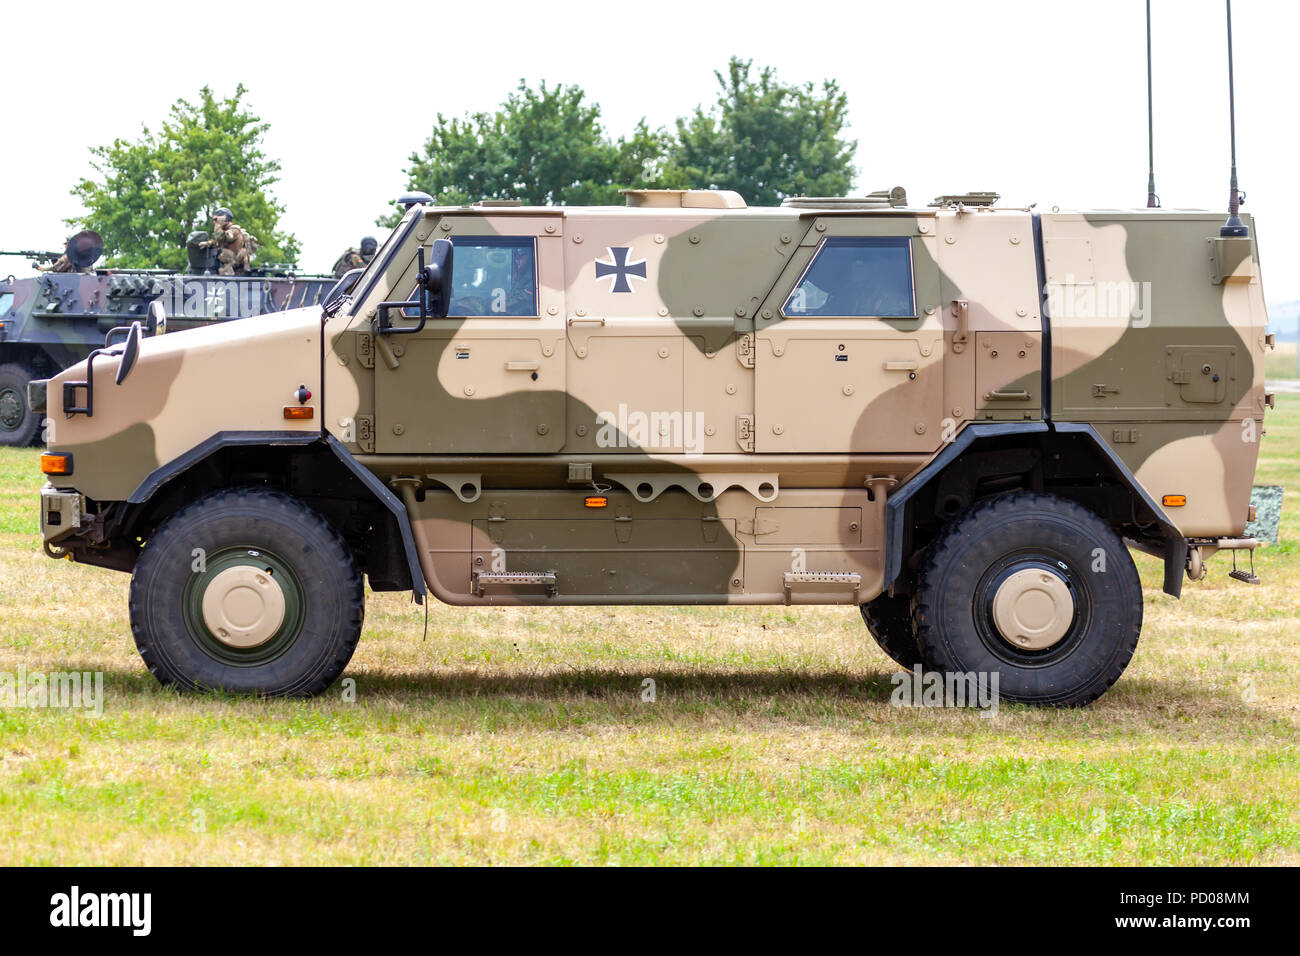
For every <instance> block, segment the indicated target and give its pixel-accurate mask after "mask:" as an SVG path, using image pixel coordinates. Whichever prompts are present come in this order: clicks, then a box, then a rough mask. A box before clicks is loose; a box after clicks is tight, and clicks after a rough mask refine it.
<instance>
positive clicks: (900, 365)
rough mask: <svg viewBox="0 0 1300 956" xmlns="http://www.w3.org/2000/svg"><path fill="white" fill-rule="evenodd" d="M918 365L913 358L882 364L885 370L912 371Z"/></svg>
mask: <svg viewBox="0 0 1300 956" xmlns="http://www.w3.org/2000/svg"><path fill="white" fill-rule="evenodd" d="M918 367H919V366H918V365H917V364H916V360H915V359H905V360H902V361H897V362H886V363H885V365H884V368H885V371H886V372H913V371H915V370H916V369H917V368H918Z"/></svg>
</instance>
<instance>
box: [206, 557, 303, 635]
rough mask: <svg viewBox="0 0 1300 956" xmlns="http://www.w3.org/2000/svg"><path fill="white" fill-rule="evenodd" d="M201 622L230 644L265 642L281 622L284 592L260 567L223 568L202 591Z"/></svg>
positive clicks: (278, 627) (282, 619)
mask: <svg viewBox="0 0 1300 956" xmlns="http://www.w3.org/2000/svg"><path fill="white" fill-rule="evenodd" d="M203 623H204V624H206V625H207V626H208V630H209V631H211V632H212V636H213V637H215V638H216V639H217V640H219V641H221V642H222V643H223V644H229V645H230V646H231V647H239V648H249V647H257V646H258V645H259V644H265V643H266V642H267V641H269V640H270V639H271V637H272V636H273V635H274V634H275V632H276V631H278V630H279V629H280V625H281V624H283V623H284V592H283V591H282V590H280V584H279V582H277V581H276V580H275V578H273V577H271V575H269V574H267V573H266V571H264V570H263V569H262V568H254V567H249V566H248V565H240V566H238V567H234V568H226V570H224V571H222V572H221V573H220V574H218V575H217V576H216V577H214V578H213V579H212V582H211V583H210V584H209V585H208V588H207V590H206V591H204V592H203Z"/></svg>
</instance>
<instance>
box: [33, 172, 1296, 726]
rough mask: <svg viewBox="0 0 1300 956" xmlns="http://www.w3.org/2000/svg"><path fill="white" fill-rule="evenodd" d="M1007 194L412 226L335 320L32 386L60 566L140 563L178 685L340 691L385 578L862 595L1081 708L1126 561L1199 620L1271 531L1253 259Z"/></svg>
mask: <svg viewBox="0 0 1300 956" xmlns="http://www.w3.org/2000/svg"><path fill="white" fill-rule="evenodd" d="M995 198H996V197H995V196H994V195H993V194H988V193H971V194H964V195H950V196H942V197H939V199H937V200H936V201H935V203H934V204H932V205H929V206H910V205H908V204H907V200H906V196H905V195H904V194H903V192H902V190H899V189H895V190H891V191H889V192H884V193H876V194H872V195H870V196H867V197H863V198H861V199H816V198H810V199H795V200H789V201H787V202H786V203H785V204H784V205H782V206H780V207H773V208H748V207H747V206H746V204H745V202H744V201H743V199H742V198H741V197H740V196H738V195H736V194H735V193H731V192H718V191H691V190H687V191H680V190H670V191H654V190H643V191H630V192H628V193H627V202H628V208H623V207H601V208H577V207H565V208H553V207H545V208H530V207H526V206H511V205H509V204H503V203H500V202H497V203H484V204H479V205H474V206H464V207H437V206H434V205H431V204H427V203H425V204H420V205H415V206H413V207H412V208H411V209H410V211H409V212H408V213H407V214H406V216H405V218H404V219H403V220H402V222H401V224H400V226H399V227H398V228H397V229H395V230H394V232H393V233H392V235H391V236H390V237H389V239H388V241H387V242H386V243H385V244H384V246H383V247H382V248H381V249H380V250H379V252H378V254H377V255H376V257H375V259H374V260H373V262H371V263H370V265H369V266H368V267H367V268H365V269H364V271H362V270H357V272H355V273H352V274H350V275H348V276H346V277H344V278H343V279H342V280H340V284H339V287H338V289H337V291H336V292H334V293H333V294H332V295H331V297H330V300H329V301H328V302H327V303H326V305H325V306H324V307H321V306H313V307H307V308H300V309H294V310H289V311H286V312H285V313H284V314H283V315H282V316H280V317H279V319H278V320H277V321H275V322H246V321H236V322H223V323H219V324H213V325H211V326H209V327H207V328H202V329H194V330H191V331H186V332H182V333H179V334H169V335H166V336H163V337H160V338H146V339H143V340H141V337H140V335H139V329H138V328H133V329H132V330H131V332H130V334H128V335H127V337H126V339H125V341H124V342H121V343H118V344H115V345H114V346H113V347H111V348H108V349H106V350H103V351H100V352H99V353H97V354H96V355H94V356H92V357H91V359H90V360H89V361H87V362H83V363H81V364H79V365H77V366H75V367H74V368H71V369H68V370H67V371H65V372H63V373H61V374H60V375H57V376H55V377H54V378H52V379H51V380H50V381H49V382H48V383H37V384H35V385H34V386H33V400H34V402H35V403H36V404H37V405H38V406H39V407H42V408H45V409H47V413H48V416H49V421H50V423H51V425H50V434H49V450H48V452H47V453H46V454H45V455H44V456H43V458H42V468H43V470H44V471H45V473H46V475H47V476H48V479H49V480H48V484H47V486H46V487H45V489H44V490H43V491H42V493H41V504H40V508H41V527H42V532H43V535H44V539H45V548H46V551H47V553H48V554H50V555H51V556H53V557H68V558H71V559H73V560H74V561H77V562H82V563H88V564H95V565H100V566H104V567H110V568H117V569H120V570H123V571H131V572H132V575H133V577H132V584H131V598H130V612H131V622H132V630H133V633H134V636H135V640H136V643H137V646H138V648H139V650H140V653H141V655H142V656H143V658H144V660H145V662H146V664H147V665H148V667H149V669H150V670H151V671H152V672H153V673H154V674H155V675H156V676H157V677H158V678H159V679H160V680H161V681H163V682H164V683H166V684H169V685H175V686H177V687H181V688H225V689H227V690H230V691H235V692H247V693H254V694H264V695H284V694H310V693H314V692H318V691H320V690H322V689H323V688H325V687H327V686H329V684H330V683H331V682H332V681H333V680H334V679H335V678H336V677H338V675H339V674H340V673H341V672H342V670H343V668H344V667H345V666H346V664H347V662H348V660H349V658H350V657H351V655H352V652H353V649H354V647H355V646H356V643H357V639H358V637H359V635H360V633H361V627H362V619H363V600H364V592H363V586H362V582H363V575H365V576H366V577H368V579H369V583H370V586H371V587H372V588H373V589H374V590H377V591H390V590H409V591H411V592H413V595H414V597H415V599H416V600H417V601H423V600H424V599H425V597H426V595H427V594H428V593H430V592H431V593H432V594H433V595H434V596H435V597H437V598H438V599H439V600H440V601H443V602H446V603H448V604H454V605H470V606H477V605H520V604H523V605H543V606H547V605H579V604H719V605H720V604H784V605H803V604H845V605H858V606H860V607H861V608H862V614H863V617H864V618H865V620H866V623H867V626H868V628H869V629H870V631H871V632H872V634H873V635H874V636H875V638H876V640H877V641H878V642H879V643H880V644H881V645H882V647H883V648H884V649H885V651H886V652H887V653H888V654H889V655H890V656H891V657H893V659H894V660H895V661H897V662H899V663H900V664H902V665H904V666H909V667H910V666H913V665H916V664H918V663H920V664H923V665H924V666H925V667H928V668H932V669H937V670H941V671H945V672H951V673H958V674H972V673H973V674H981V675H990V674H995V673H996V674H997V675H998V681H999V691H1000V694H1001V696H1002V697H1003V698H1005V699H1009V700H1015V701H1025V702H1031V703H1038V704H1054V705H1068V704H1081V703H1086V702H1088V701H1091V700H1093V699H1095V698H1096V697H1097V696H1099V695H1100V694H1102V693H1103V692H1104V691H1105V690H1106V689H1107V688H1108V687H1109V686H1110V685H1111V684H1112V683H1114V682H1115V681H1116V680H1117V679H1118V678H1119V676H1120V674H1121V672H1122V671H1123V670H1124V668H1125V666H1126V665H1127V663H1128V661H1129V659H1130V658H1131V657H1132V655H1133V653H1134V650H1135V648H1136V646H1137V641H1138V634H1139V631H1140V630H1141V625H1142V591H1141V587H1140V584H1139V580H1138V575H1137V572H1136V570H1135V567H1134V563H1133V560H1132V558H1131V556H1130V552H1129V549H1130V548H1136V549H1138V550H1140V551H1144V552H1147V553H1150V554H1153V555H1155V556H1157V557H1158V558H1159V559H1160V560H1161V561H1162V562H1163V564H1164V578H1163V584H1164V590H1165V591H1166V592H1168V593H1170V594H1172V595H1175V596H1176V595H1178V594H1179V593H1180V591H1181V586H1182V580H1183V575H1184V573H1187V574H1189V575H1190V576H1192V577H1193V578H1195V577H1199V576H1201V575H1202V574H1204V568H1205V560H1206V558H1208V557H1209V556H1210V555H1211V554H1213V553H1214V552H1216V551H1219V550H1224V549H1242V548H1250V547H1252V546H1253V544H1254V541H1253V539H1250V538H1246V537H1244V529H1245V526H1246V523H1247V519H1248V517H1249V515H1248V510H1249V505H1250V489H1251V482H1252V476H1253V473H1254V470H1255V463H1256V457H1257V453H1258V447H1259V446H1258V437H1259V435H1260V429H1261V424H1262V420H1263V416H1264V410H1265V406H1266V404H1267V403H1269V402H1270V401H1271V398H1270V397H1269V396H1266V395H1265V392H1264V379H1263V368H1264V363H1263V356H1264V351H1265V349H1266V348H1267V347H1268V346H1269V345H1270V344H1271V343H1270V342H1269V341H1268V339H1267V337H1266V335H1265V331H1264V330H1265V312H1264V302H1263V298H1262V295H1261V286H1260V274H1259V257H1258V254H1257V249H1256V242H1255V238H1254V234H1253V231H1250V232H1249V233H1247V234H1245V235H1242V234H1233V235H1226V236H1225V235H1221V229H1220V226H1221V222H1222V215H1221V214H1213V213H1206V212H1174V211H1167V210H1162V209H1139V210H1113V211H1093V212H1074V211H1067V210H1059V209H1053V210H1051V211H1050V212H1048V211H1039V210H1037V209H1025V208H1019V209H1017V208H1001V207H997V206H995V205H994V204H993V200H994V199H995ZM1250 225H1251V223H1250V221H1249V219H1248V218H1247V219H1246V220H1245V221H1244V223H1243V224H1242V228H1241V229H1240V230H1238V233H1242V232H1246V230H1247V229H1248V228H1249V226H1250Z"/></svg>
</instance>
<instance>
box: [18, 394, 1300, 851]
mask: <svg viewBox="0 0 1300 956" xmlns="http://www.w3.org/2000/svg"><path fill="white" fill-rule="evenodd" d="M1278 402H1279V408H1278V410H1277V411H1276V412H1273V413H1271V414H1270V418H1269V423H1268V429H1267V430H1268V434H1267V437H1266V438H1265V439H1264V445H1263V458H1262V464H1261V468H1260V472H1259V475H1258V478H1257V480H1258V481H1259V482H1260V483H1273V484H1284V485H1285V486H1286V488H1287V494H1286V499H1285V507H1284V513H1283V525H1282V527H1283V532H1282V539H1283V542H1282V544H1281V545H1278V546H1274V547H1270V548H1267V549H1264V550H1263V551H1261V553H1260V555H1259V557H1258V560H1257V561H1256V567H1257V569H1258V572H1259V574H1260V576H1261V577H1262V578H1263V582H1264V583H1263V585H1262V586H1260V587H1250V586H1247V585H1244V584H1240V583H1238V582H1235V581H1230V580H1229V579H1228V578H1227V571H1228V569H1229V568H1230V567H1231V558H1230V557H1229V556H1225V555H1220V556H1219V557H1217V558H1215V559H1214V561H1213V562H1212V565H1211V573H1210V576H1209V578H1208V579H1207V580H1206V581H1204V582H1202V583H1200V584H1188V585H1187V587H1186V589H1185V591H1184V597H1183V599H1182V601H1175V600H1173V599H1171V598H1169V597H1167V596H1166V595H1164V594H1162V593H1160V590H1159V577H1160V569H1159V567H1158V565H1157V564H1156V562H1154V561H1152V560H1150V559H1147V558H1139V566H1140V569H1141V571H1142V579H1143V583H1144V586H1145V592H1146V624H1145V627H1144V630H1143V635H1142V640H1141V643H1140V644H1139V647H1138V652H1137V655H1136V657H1135V658H1134V661H1133V663H1132V665H1131V666H1130V668H1129V670H1128V672H1127V673H1126V675H1125V676H1124V677H1123V678H1122V679H1121V680H1120V682H1119V683H1118V684H1117V685H1116V686H1115V687H1114V688H1113V689H1112V690H1111V691H1110V692H1109V693H1107V694H1106V695H1105V696H1104V697H1103V698H1102V699H1101V700H1100V701H1098V702H1097V703H1096V704H1094V705H1093V706H1092V707H1090V708H1087V709H1082V710H1067V711H1047V710H1033V709H1027V708H1023V707H1016V706H1008V705H1004V706H1003V707H1002V708H1001V710H1000V712H999V713H998V714H997V716H996V717H994V718H993V719H986V718H983V717H981V716H979V715H978V713H977V712H975V711H957V710H942V709H934V708H917V709H911V708H899V707H893V706H891V705H890V703H889V699H890V694H891V689H892V688H891V684H890V680H889V675H890V673H891V672H892V671H893V670H894V668H893V666H892V664H891V662H889V661H888V660H887V659H886V658H885V657H884V655H883V654H881V653H880V652H879V651H878V650H877V649H876V647H875V645H874V643H873V642H872V641H871V639H870V637H869V636H868V635H867V634H866V633H865V631H864V629H863V626H862V622H861V619H860V618H859V616H858V613H857V611H856V609H854V608H827V609H821V608H812V609H786V608H771V609H737V610H728V609H716V608H708V609H695V608H682V609H662V608H629V609H622V610H611V609H601V608H594V609H559V608H557V609H545V610H514V609H511V610H495V611H493V610H482V611H480V610H459V609H455V608H448V607H442V606H438V605H436V604H435V605H433V606H432V608H431V611H430V615H429V636H428V639H427V641H426V640H422V639H421V635H422V632H423V625H424V620H423V612H422V611H421V610H420V609H419V608H418V607H416V606H415V605H413V604H411V603H410V602H409V599H404V598H403V597H401V596H395V595H372V596H371V598H370V603H369V606H368V613H367V623H366V629H365V633H364V635H363V637H362V639H361V644H360V647H359V649H358V651H357V654H356V657H355V658H353V661H352V664H351V666H350V667H349V669H348V671H347V672H346V674H345V677H348V678H353V679H354V680H355V701H350V700H348V699H346V694H345V688H343V687H336V688H335V689H333V690H332V691H331V692H330V693H329V694H328V695H326V696H324V697H322V698H319V699H316V700H311V701H273V702H262V701H253V700H240V699H230V698H219V697H193V696H189V697H180V696H176V695H174V694H171V693H168V692H165V691H163V690H161V689H160V688H159V687H158V686H157V685H156V684H155V682H154V680H153V679H152V678H151V677H150V676H149V675H148V673H147V672H146V671H145V670H144V668H143V665H142V664H141V663H140V660H139V658H138V657H137V655H136V652H135V648H134V645H133V644H132V641H131V636H130V631H129V627H128V623H127V615H126V595H127V583H128V578H127V576H126V575H123V574H119V573H116V572H111V571H103V570H99V569H96V568H90V567H83V566H77V565H71V564H68V563H65V562H55V561H51V560H49V559H47V558H46V557H44V555H43V554H42V553H41V550H40V544H39V536H38V534H37V525H36V512H35V506H34V495H35V492H36V490H37V488H38V487H39V485H40V479H39V475H38V474H37V456H38V454H39V452H38V451H37V450H35V449H24V450H0V671H7V672H11V673H12V672H16V671H17V670H18V669H19V668H20V667H25V668H26V669H27V670H28V671H29V672H31V671H64V670H71V669H79V670H99V671H103V672H104V674H105V682H106V684H105V698H106V699H105V704H104V713H103V716H102V717H99V718H94V717H91V716H87V715H84V714H81V713H77V712H72V711H66V710H63V711H56V710H42V709H0V863H59V864H73V863H81V862H87V863H110V864H112V863H117V864H133V863H143V864H204V863H281V864H291V863H331V864H344V863H355V864H365V863H428V862H445V863H522V864H528V863H595V864H603V863H623V864H650V863H956V862H974V863H1140V864H1192V863H1231V864H1243V863H1296V862H1298V861H1300V849H1297V845H1298V842H1300V808H1298V807H1297V798H1296V794H1297V792H1300V752H1298V751H1297V747H1296V744H1297V729H1298V726H1300V641H1298V639H1297V634H1298V631H1297V619H1298V617H1300V586H1298V585H1300V552H1298V550H1297V542H1298V541H1300V494H1298V492H1300V396H1291V395H1280V396H1279V397H1278ZM646 678H651V679H653V680H654V681H655V682H656V686H657V692H658V693H657V699H656V700H655V701H654V702H653V703H649V702H643V701H642V699H641V697H642V695H641V686H642V681H643V680H644V679H646Z"/></svg>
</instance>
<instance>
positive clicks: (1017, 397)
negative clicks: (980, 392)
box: [984, 388, 1029, 402]
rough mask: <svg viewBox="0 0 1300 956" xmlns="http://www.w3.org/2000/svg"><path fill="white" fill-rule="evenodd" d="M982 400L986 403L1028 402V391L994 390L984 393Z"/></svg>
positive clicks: (1014, 389) (1013, 389) (1023, 389)
mask: <svg viewBox="0 0 1300 956" xmlns="http://www.w3.org/2000/svg"><path fill="white" fill-rule="evenodd" d="M984 400H985V401H986V402H1027V401H1029V389H1027V388H995V389H993V390H992V391H988V392H985V393H984Z"/></svg>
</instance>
